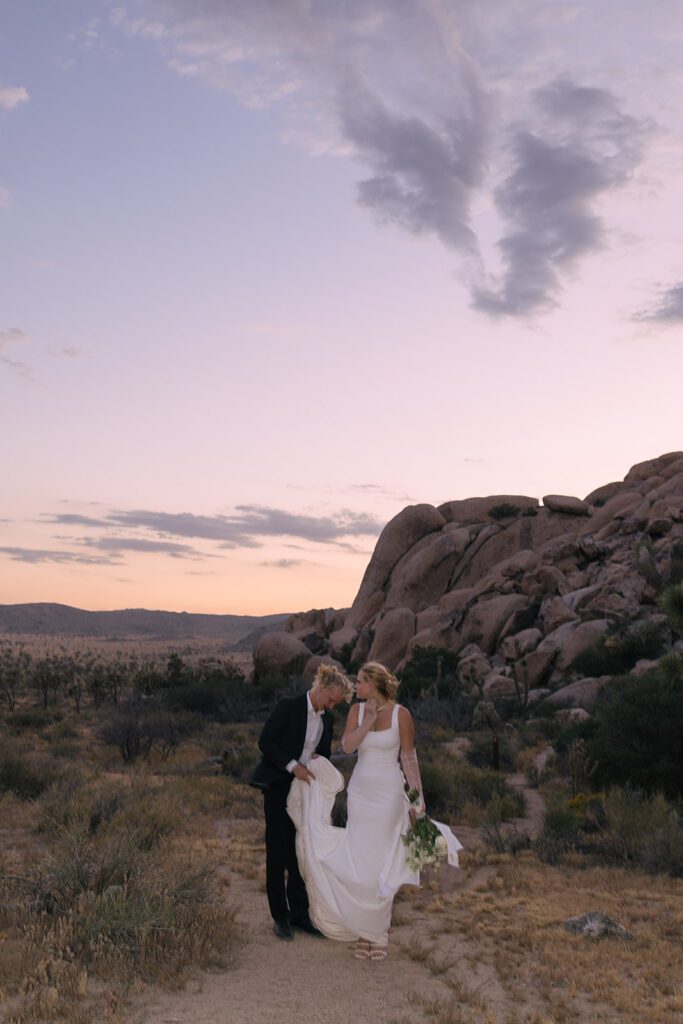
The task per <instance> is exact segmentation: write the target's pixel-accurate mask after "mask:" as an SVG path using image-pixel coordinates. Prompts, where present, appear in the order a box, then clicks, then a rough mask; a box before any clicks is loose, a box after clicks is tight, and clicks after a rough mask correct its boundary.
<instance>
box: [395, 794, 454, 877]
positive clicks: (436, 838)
mask: <svg viewBox="0 0 683 1024" xmlns="http://www.w3.org/2000/svg"><path fill="white" fill-rule="evenodd" d="M408 799H409V800H410V802H411V804H413V806H415V807H418V806H421V802H420V794H419V793H418V791H417V790H416V789H411V790H410V792H409V793H408ZM403 842H404V843H405V845H406V846H407V848H408V849H407V851H406V863H407V865H408V867H409V868H410V869H411V870H412V871H421V870H422V869H423V868H425V867H427V865H429V864H438V863H439V862H440V861H442V860H444V858H445V857H447V856H448V840H447V839H446V838H445V836H443V835H442V834H441V832H440V830H439V829H438V828H437V827H436V825H435V824H434V822H433V821H431V819H430V818H428V817H427V815H426V814H424V813H423V814H422V815H421V816H420V817H418V818H416V819H415V821H414V822H413V823H412V825H411V826H410V828H409V829H408V831H407V832H406V834H405V835H404V836H403Z"/></svg>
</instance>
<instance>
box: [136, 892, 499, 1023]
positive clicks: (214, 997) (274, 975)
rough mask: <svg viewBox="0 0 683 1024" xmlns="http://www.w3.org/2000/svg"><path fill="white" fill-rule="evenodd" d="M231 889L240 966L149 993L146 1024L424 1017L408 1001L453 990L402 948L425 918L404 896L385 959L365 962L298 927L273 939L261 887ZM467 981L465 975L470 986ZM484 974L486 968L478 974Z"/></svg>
mask: <svg viewBox="0 0 683 1024" xmlns="http://www.w3.org/2000/svg"><path fill="white" fill-rule="evenodd" d="M454 873H456V872H454ZM231 888H232V895H233V899H237V900H238V902H239V905H240V913H239V921H240V923H241V925H242V926H243V929H244V934H245V938H246V943H245V945H244V946H243V948H242V950H241V952H240V953H239V959H238V964H237V966H236V967H234V968H233V969H231V970H229V971H227V972H224V973H217V974H207V973H203V974H201V975H197V976H196V977H195V978H194V979H193V981H191V982H190V983H189V984H188V985H187V987H186V988H185V990H184V991H182V992H177V993H173V992H171V993H168V992H160V993H155V994H154V995H153V993H148V996H147V1000H148V1001H147V1006H146V1008H144V1009H142V1008H140V1010H141V1017H140V1021H143V1022H144V1024H189V1022H193V1024H262V1022H265V1021H278V1022H280V1024H302V1022H306V1024H348V1022H349V1021H353V1020H354V1019H358V1020H362V1021H377V1022H378V1024H384V1022H386V1024H389V1022H394V1021H395V1022H398V1021H400V1022H403V1021H404V1022H405V1024H408V1022H409V1021H410V1022H414V1021H415V1022H417V1021H423V1020H424V1017H423V1015H422V1013H421V1012H420V1010H419V1008H418V1007H417V1006H416V1005H415V1004H413V1002H412V1001H411V1000H414V999H416V997H417V998H419V997H423V998H440V999H443V998H446V997H447V996H449V995H450V994H451V992H450V989H449V987H447V986H446V984H445V983H444V982H442V981H441V980H439V979H437V978H434V977H432V975H431V974H430V972H429V970H428V969H426V968H425V967H424V965H422V964H418V963H416V962H414V961H413V959H411V958H410V956H409V955H408V954H407V953H405V952H404V951H403V950H402V949H401V948H400V947H401V945H402V944H404V943H407V942H409V941H410V940H412V939H415V938H419V937H420V936H421V935H422V933H423V932H424V931H425V927H424V926H425V925H428V921H425V922H423V927H419V923H418V922H417V921H413V920H412V919H413V918H414V913H413V912H411V913H410V914H405V913H404V912H403V907H404V906H405V904H404V903H403V902H401V903H400V904H399V905H400V908H401V920H404V919H407V918H410V919H411V920H410V921H409V920H405V921H404V924H401V925H400V926H399V927H397V928H394V929H393V930H392V935H391V938H392V948H391V954H390V956H389V958H388V959H387V961H386V962H385V963H382V964H368V963H358V962H356V961H354V959H353V957H352V954H351V946H350V945H348V944H346V943H340V942H333V941H331V940H328V939H316V938H312V937H309V936H307V935H302V934H301V933H297V934H296V938H295V940H294V942H282V941H280V940H279V939H276V938H275V937H274V936H273V934H272V930H271V922H270V919H269V915H268V913H267V906H266V904H265V897H264V894H263V893H261V892H259V891H258V889H257V887H256V886H255V885H254V884H253V883H249V882H248V881H246V880H244V879H240V878H239V877H236V878H234V879H233V885H232V887H231ZM418 916H419V913H418ZM424 916H425V918H427V915H424ZM416 926H417V927H416ZM454 953H455V954H456V955H457V950H454ZM468 974H471V972H468ZM472 980H473V979H472V978H471V977H469V978H468V981H469V983H470V985H471V982H472ZM487 981H490V979H489V977H488V976H487V975H486V976H482V977H481V978H479V979H478V983H482V984H483V983H485V982H487ZM476 983H477V982H476V981H475V984H476Z"/></svg>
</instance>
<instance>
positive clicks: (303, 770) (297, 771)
mask: <svg viewBox="0 0 683 1024" xmlns="http://www.w3.org/2000/svg"><path fill="white" fill-rule="evenodd" d="M292 775H294V776H296V778H297V779H301V781H302V782H310V781H311V779H314V778H315V775H314V774H313V772H309V770H308V768H307V767H306V765H305V764H297V765H296V766H295V767H294V768H293V769H292Z"/></svg>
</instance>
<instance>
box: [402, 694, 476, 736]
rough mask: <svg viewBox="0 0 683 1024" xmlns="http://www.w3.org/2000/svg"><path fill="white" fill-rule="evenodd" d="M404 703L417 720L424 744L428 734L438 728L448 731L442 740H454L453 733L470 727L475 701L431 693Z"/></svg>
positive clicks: (463, 696) (458, 696)
mask: <svg viewBox="0 0 683 1024" xmlns="http://www.w3.org/2000/svg"><path fill="white" fill-rule="evenodd" d="M402 703H404V704H405V706H406V707H407V708H408V710H409V711H410V713H411V714H412V716H413V718H414V720H415V728H416V730H417V733H418V737H419V738H420V740H419V741H420V743H421V742H422V736H423V735H424V734H425V733H426V732H433V730H434V727H435V726H438V727H440V728H441V730H442V731H443V730H446V732H447V735H442V740H444V741H445V740H446V739H452V737H453V733H455V732H461V731H462V730H463V729H466V728H468V727H469V725H470V722H471V720H472V706H473V703H474V701H473V699H472V698H471V697H469V696H468V695H467V694H463V693H460V694H458V695H457V696H455V697H450V698H449V697H438V696H435V695H434V694H431V693H423V694H421V695H420V696H416V697H412V698H408V699H407V700H405V701H403V702H402Z"/></svg>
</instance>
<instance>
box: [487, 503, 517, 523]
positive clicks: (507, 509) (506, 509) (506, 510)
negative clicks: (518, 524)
mask: <svg viewBox="0 0 683 1024" xmlns="http://www.w3.org/2000/svg"><path fill="white" fill-rule="evenodd" d="M521 511H522V510H521V508H520V507H519V505H511V504H510V502H508V501H503V502H501V504H500V505H494V506H493V508H490V509H489V515H490V517H491V519H510V518H511V517H512V516H518V515H519V513H520V512H521Z"/></svg>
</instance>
